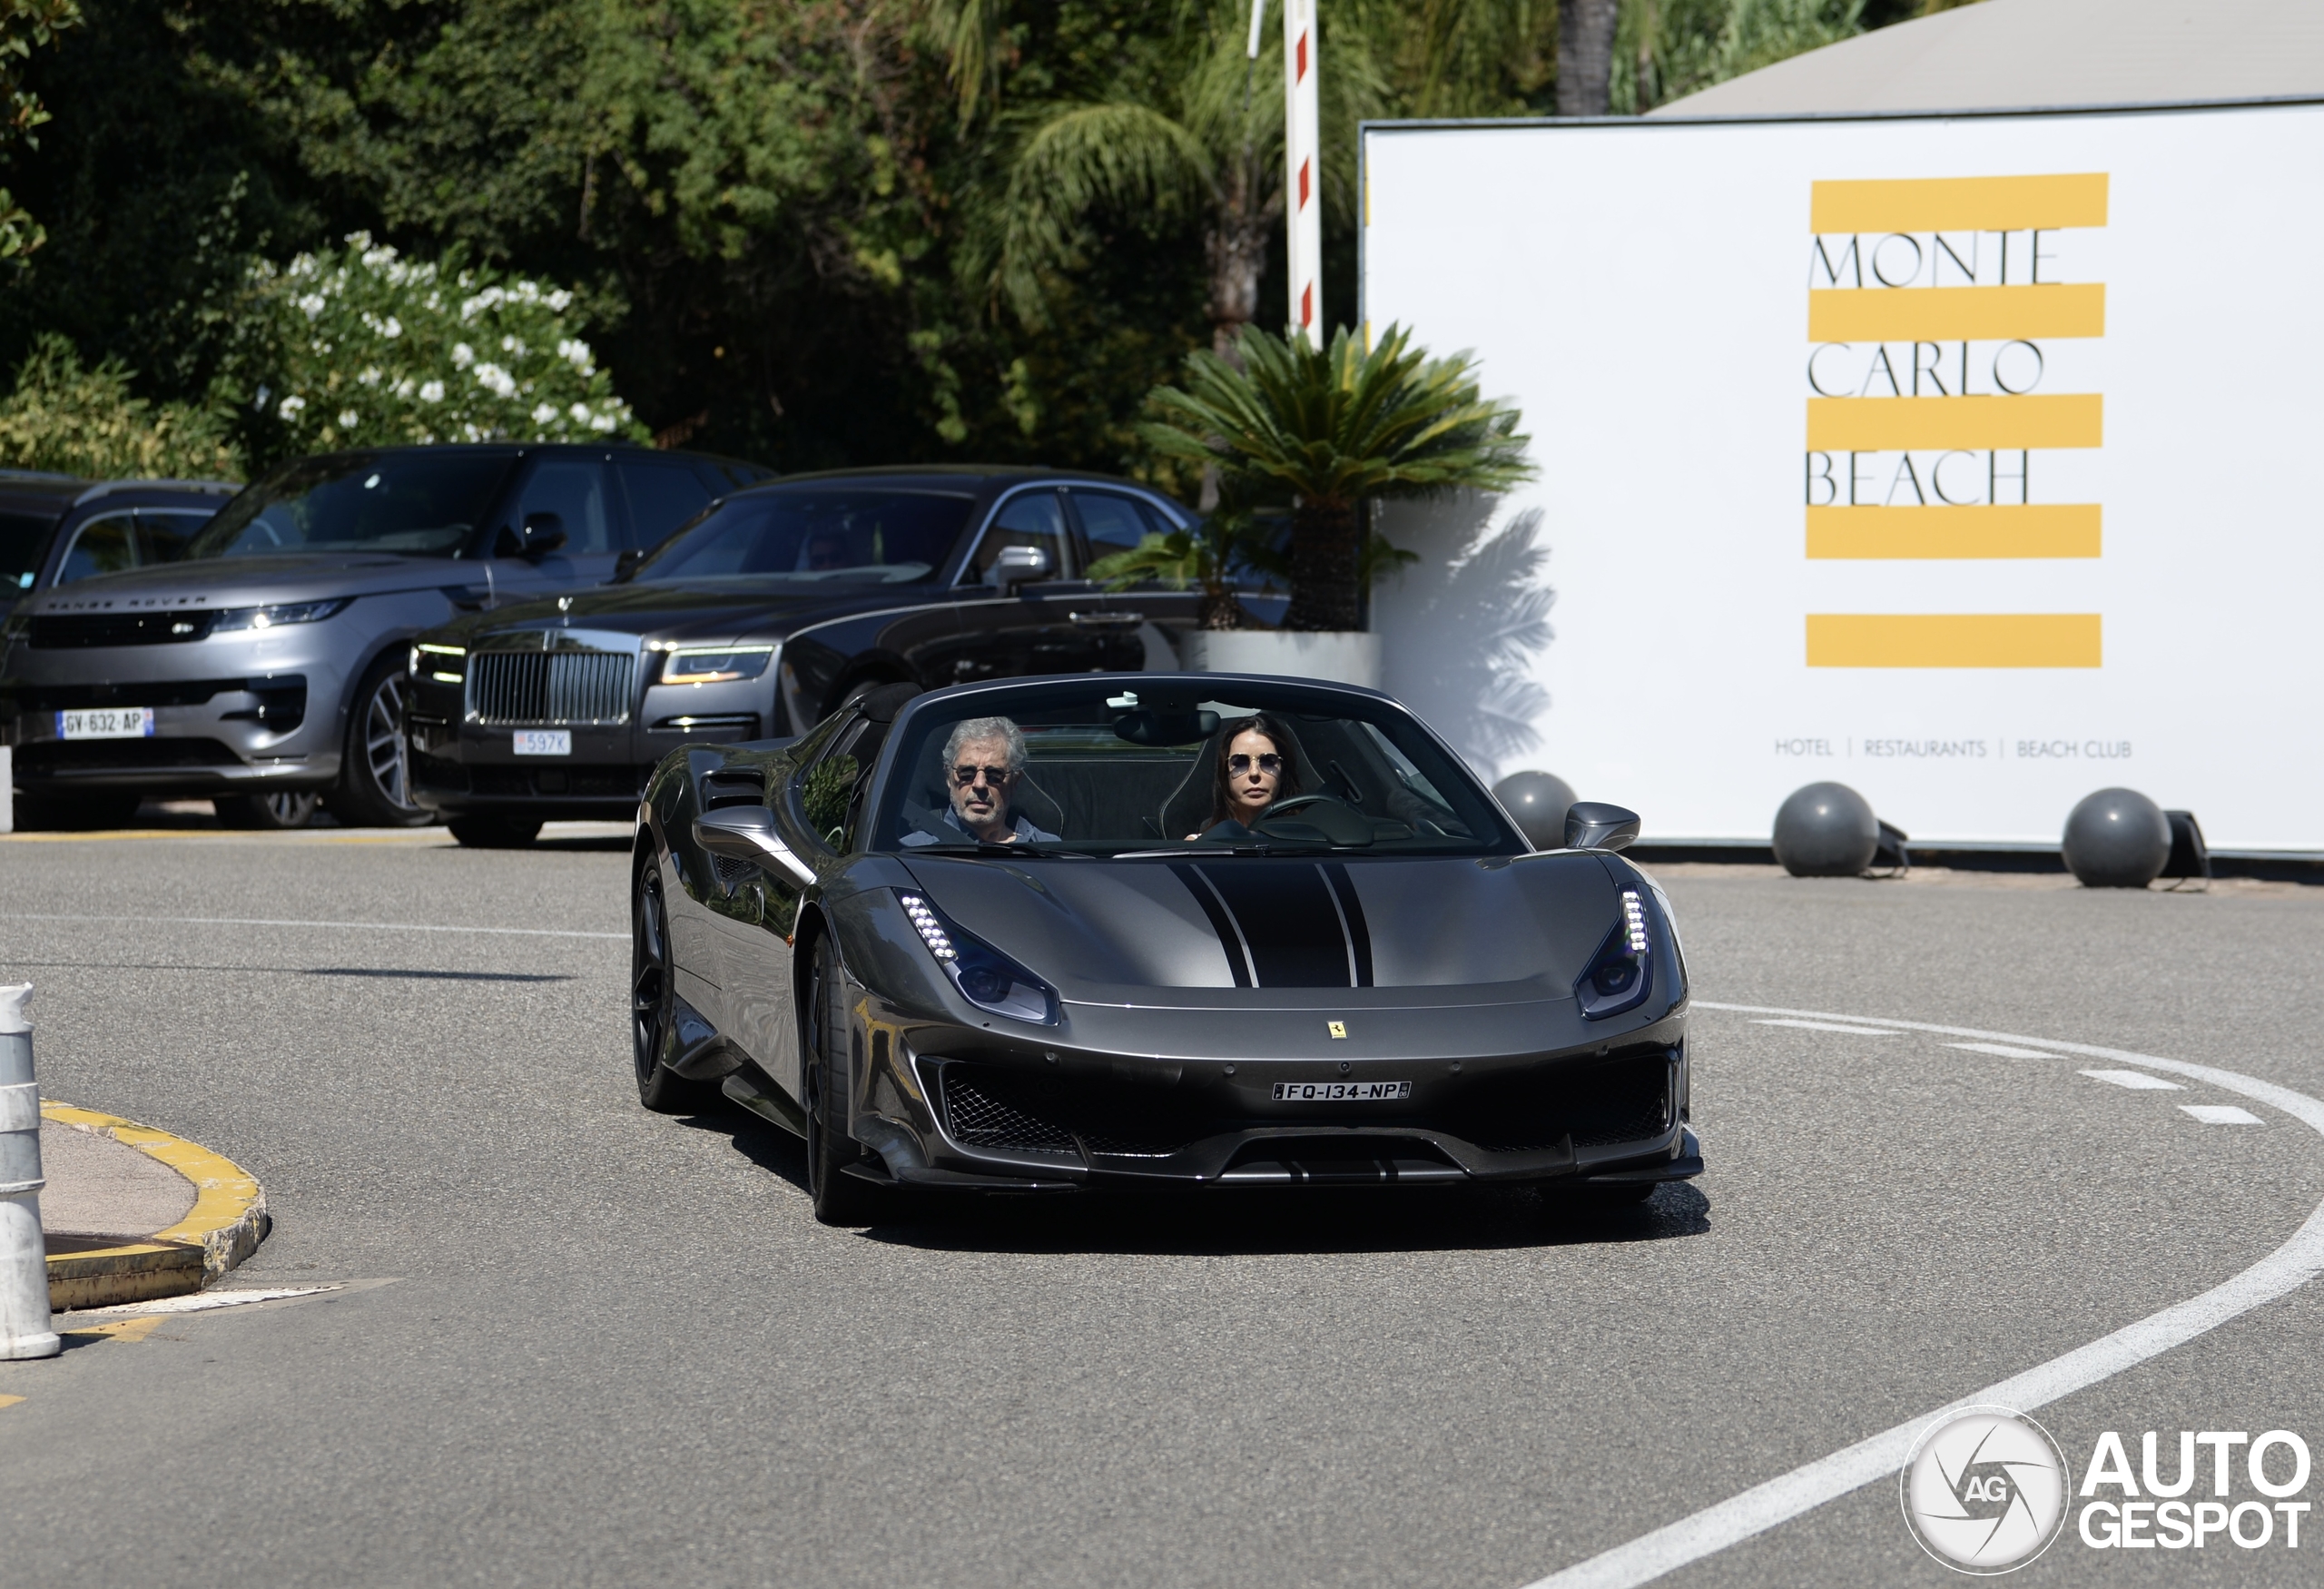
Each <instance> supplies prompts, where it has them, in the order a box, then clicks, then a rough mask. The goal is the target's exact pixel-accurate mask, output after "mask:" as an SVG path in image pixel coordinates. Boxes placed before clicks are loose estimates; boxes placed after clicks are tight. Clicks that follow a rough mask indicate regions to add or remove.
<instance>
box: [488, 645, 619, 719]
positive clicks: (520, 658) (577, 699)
mask: <svg viewBox="0 0 2324 1589" xmlns="http://www.w3.org/2000/svg"><path fill="white" fill-rule="evenodd" d="M635 667H636V658H635V657H633V656H630V655H629V654H628V653H627V652H623V651H549V652H539V651H482V652H478V654H476V655H475V656H471V657H469V658H468V706H469V709H470V711H471V712H473V713H474V715H475V720H476V721H477V722H478V723H485V724H511V723H554V724H557V725H565V724H591V723H626V722H628V721H629V681H630V676H631V674H632V673H633V672H634V671H635Z"/></svg>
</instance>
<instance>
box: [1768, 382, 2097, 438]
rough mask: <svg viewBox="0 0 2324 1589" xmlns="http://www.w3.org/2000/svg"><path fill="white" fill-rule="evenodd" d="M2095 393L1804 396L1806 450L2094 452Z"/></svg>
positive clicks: (2095, 425) (2095, 424)
mask: <svg viewBox="0 0 2324 1589" xmlns="http://www.w3.org/2000/svg"><path fill="white" fill-rule="evenodd" d="M2103 419H2104V410H2103V400H2102V398H2101V397H2100V395H2099V394H2098V393H2096V392H2094V391H2093V392H2061V393H2059V394H2057V395H2055V396H2053V397H2039V396H2035V397H1941V398H1809V399H1808V400H1807V448H1808V450H1809V451H1811V452H1905V451H1909V450H1913V449H1928V450H1935V449H1940V448H1965V449H1971V450H1974V449H1980V448H1987V447H1996V448H2026V447H2096V446H2099V445H2101V439H2102V434H2103V431H2104V424H2103Z"/></svg>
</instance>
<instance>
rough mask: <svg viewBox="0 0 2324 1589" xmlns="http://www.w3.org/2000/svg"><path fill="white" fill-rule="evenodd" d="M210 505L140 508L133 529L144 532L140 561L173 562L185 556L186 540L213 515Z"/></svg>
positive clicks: (198, 530) (197, 532) (198, 532)
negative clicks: (205, 506) (203, 506)
mask: <svg viewBox="0 0 2324 1589" xmlns="http://www.w3.org/2000/svg"><path fill="white" fill-rule="evenodd" d="M216 513H217V509H216V508H214V507H212V508H191V509H187V508H139V509H138V510H137V528H139V529H140V530H142V531H143V532H144V536H145V546H144V548H143V560H144V561H145V562H148V563H174V562H176V561H177V560H178V559H179V558H182V557H183V556H184V555H185V548H186V543H187V542H188V541H190V540H192V538H194V537H195V536H196V535H198V534H200V533H201V530H202V526H203V525H205V524H207V523H209V522H210V520H211V519H212V518H213V517H215V516H216Z"/></svg>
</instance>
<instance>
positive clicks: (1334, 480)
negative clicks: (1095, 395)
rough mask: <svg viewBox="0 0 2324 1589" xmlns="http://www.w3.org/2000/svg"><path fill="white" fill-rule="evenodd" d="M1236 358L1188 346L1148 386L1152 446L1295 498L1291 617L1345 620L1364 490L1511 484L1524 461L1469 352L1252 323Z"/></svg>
mask: <svg viewBox="0 0 2324 1589" xmlns="http://www.w3.org/2000/svg"><path fill="white" fill-rule="evenodd" d="M1238 351H1239V352H1240V353H1241V355H1242V365H1243V368H1241V369H1239V370H1238V369H1237V368H1236V366H1235V365H1233V364H1230V363H1229V362H1227V361H1226V360H1225V359H1222V358H1220V357H1218V356H1217V355H1216V354H1215V353H1211V352H1208V351H1206V350H1199V349H1197V350H1196V351H1194V352H1192V353H1189V354H1188V355H1187V363H1186V385H1185V387H1184V388H1183V389H1182V388H1178V387H1169V386H1165V387H1159V388H1157V389H1156V390H1155V392H1154V395H1153V398H1152V400H1151V408H1152V410H1153V412H1154V413H1155V415H1156V418H1155V419H1153V420H1152V421H1151V422H1149V423H1147V424H1146V425H1145V426H1143V427H1142V429H1143V431H1144V433H1145V435H1146V438H1147V441H1148V442H1149V443H1150V444H1151V445H1152V446H1153V447H1154V449H1156V450H1157V451H1158V452H1161V453H1164V454H1166V455H1167V456H1171V457H1175V458H1179V459H1187V460H1188V461H1190V462H1200V463H1205V464H1209V465H1213V466H1215V467H1216V468H1217V469H1219V471H1220V473H1221V474H1222V476H1223V477H1225V479H1226V480H1227V481H1228V482H1229V484H1230V486H1231V487H1233V488H1236V489H1243V490H1246V491H1249V492H1251V493H1253V494H1254V495H1257V494H1261V493H1279V494H1285V495H1288V496H1289V497H1290V498H1291V547H1290V576H1291V607H1290V609H1289V610H1288V611H1287V612H1286V613H1285V615H1284V620H1283V621H1284V627H1285V628H1290V629H1353V628H1354V627H1356V626H1357V621H1358V611H1359V602H1360V597H1361V594H1362V591H1363V588H1364V555H1365V550H1366V544H1367V540H1368V537H1367V536H1366V535H1365V534H1364V532H1363V528H1361V522H1360V510H1361V508H1362V506H1363V504H1364V502H1365V501H1366V500H1370V499H1378V498H1391V497H1414V496H1434V495H1439V494H1443V493H1446V492H1451V491H1456V490H1464V489H1465V490H1480V491H1499V490H1506V489H1509V488H1510V487H1512V486H1514V485H1516V484H1518V483H1519V482H1521V481H1522V480H1525V479H1530V478H1531V474H1532V466H1531V464H1530V463H1529V462H1528V461H1527V460H1526V458H1525V449H1526V446H1527V443H1528V441H1529V440H1530V438H1528V437H1525V436H1522V435H1521V434H1519V433H1518V430H1517V425H1518V412H1517V410H1516V409H1515V408H1514V407H1513V406H1512V405H1511V404H1510V403H1508V402H1507V401H1506V400H1500V399H1488V398H1485V397H1483V396H1482V395H1481V394H1480V393H1479V391H1478V390H1477V383H1476V380H1475V370H1476V366H1475V364H1474V363H1473V361H1472V360H1471V358H1470V356H1469V355H1468V354H1466V353H1456V354H1454V355H1453V356H1452V357H1451V358H1449V359H1431V358H1430V357H1429V356H1428V354H1427V352H1426V351H1425V350H1422V349H1419V348H1415V347H1413V346H1412V343H1411V338H1410V336H1409V334H1408V333H1407V332H1406V331H1404V330H1403V328H1402V327H1401V326H1390V327H1389V328H1388V329H1387V331H1385V332H1384V333H1383V334H1382V336H1381V338H1380V341H1379V343H1378V345H1377V346H1375V347H1374V348H1373V349H1371V350H1369V351H1366V350H1364V348H1363V347H1362V346H1361V345H1360V344H1359V343H1358V342H1357V341H1355V339H1354V338H1353V337H1351V336H1350V335H1349V334H1348V332H1347V328H1345V327H1344V326H1343V327H1341V328H1340V329H1339V330H1338V331H1335V332H1334V333H1333V336H1332V343H1331V346H1330V347H1329V348H1328V349H1322V350H1318V349H1317V348H1315V346H1313V345H1312V344H1311V343H1309V342H1308V341H1307V340H1306V339H1305V337H1301V338H1299V339H1297V340H1296V341H1285V340H1284V339H1282V338H1280V337H1276V336H1273V335H1270V334H1269V333H1267V332H1266V331H1260V330H1258V329H1256V328H1253V329H1251V330H1248V331H1245V332H1244V333H1243V339H1242V342H1241V345H1240V347H1239V348H1238Z"/></svg>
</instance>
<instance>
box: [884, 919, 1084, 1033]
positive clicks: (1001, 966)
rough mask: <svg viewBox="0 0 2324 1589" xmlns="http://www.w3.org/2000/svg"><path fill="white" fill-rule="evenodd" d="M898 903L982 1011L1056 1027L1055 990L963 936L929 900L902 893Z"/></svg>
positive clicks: (948, 973) (955, 982) (962, 991)
mask: <svg viewBox="0 0 2324 1589" xmlns="http://www.w3.org/2000/svg"><path fill="white" fill-rule="evenodd" d="M896 899H897V901H898V903H901V905H902V906H903V907H904V914H905V915H907V916H909V917H910V918H911V925H912V931H914V932H915V933H919V934H920V941H921V943H923V944H925V945H926V946H927V949H928V952H929V954H930V955H931V957H933V958H934V960H935V962H936V963H937V964H938V965H940V966H941V967H943V969H944V974H945V975H946V976H947V977H950V979H951V982H952V985H953V986H954V987H956V988H958V989H960V997H962V998H963V999H966V1000H967V1001H968V1002H970V1003H971V1004H974V1005H975V1006H976V1007H977V1008H978V1009H980V1010H990V1011H991V1012H993V1013H994V1014H995V1015H1006V1016H1008V1017H1009V1019H1010V1020H1012V1021H1030V1022H1036V1023H1038V1024H1039V1025H1042V1026H1054V1025H1056V1024H1057V990H1056V989H1055V988H1052V987H1050V986H1049V983H1047V982H1043V981H1041V979H1040V978H1039V977H1037V976H1035V975H1034V974H1033V973H1032V972H1029V971H1027V970H1026V969H1025V968H1024V967H1023V966H1021V965H1019V964H1018V963H1017V962H1015V961H1013V960H1011V959H1009V957H1008V956H1007V955H1005V954H1003V953H1001V952H1000V950H998V949H995V948H993V947H992V946H991V945H990V944H989V943H982V942H980V940H978V939H976V938H973V937H970V935H969V934H968V933H963V932H961V931H960V928H959V927H957V926H955V925H953V924H952V923H950V921H948V920H946V919H945V917H944V916H943V914H942V913H940V912H939V911H938V910H937V908H936V907H935V906H934V905H932V904H930V903H928V899H927V896H925V895H923V894H917V893H901V892H900V893H897V895H896Z"/></svg>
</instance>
